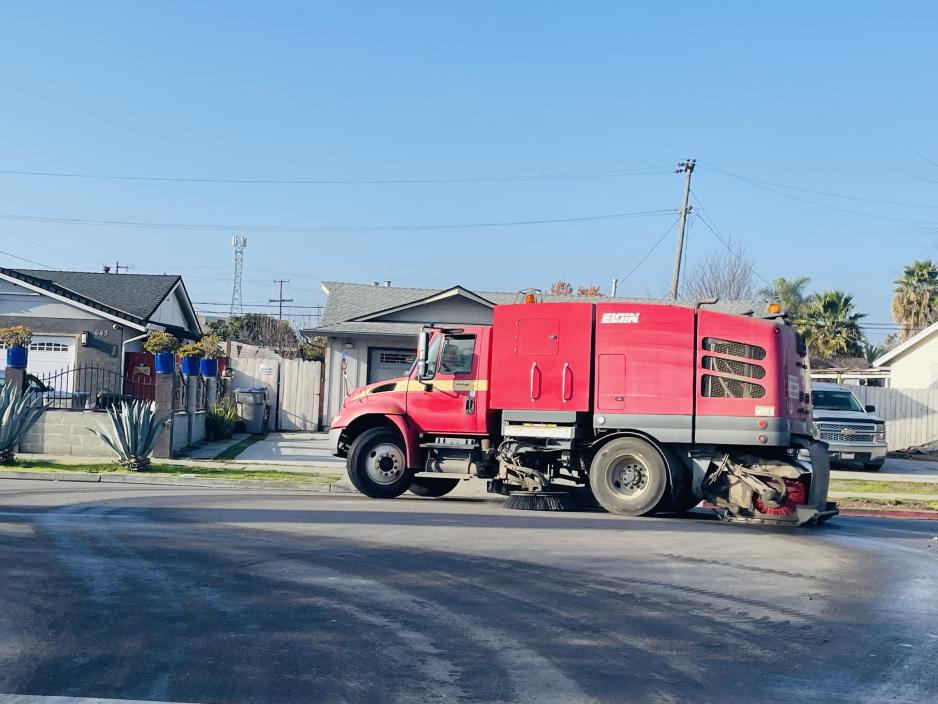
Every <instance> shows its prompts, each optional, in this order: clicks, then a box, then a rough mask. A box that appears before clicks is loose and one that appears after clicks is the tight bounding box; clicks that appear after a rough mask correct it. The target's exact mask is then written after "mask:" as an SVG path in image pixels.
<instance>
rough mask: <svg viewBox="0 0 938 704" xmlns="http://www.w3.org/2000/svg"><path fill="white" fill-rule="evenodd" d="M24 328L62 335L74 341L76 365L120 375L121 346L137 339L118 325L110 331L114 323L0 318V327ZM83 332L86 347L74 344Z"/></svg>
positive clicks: (41, 332) (66, 319)
mask: <svg viewBox="0 0 938 704" xmlns="http://www.w3.org/2000/svg"><path fill="white" fill-rule="evenodd" d="M9 325H26V326H27V327H29V328H30V329H31V330H32V331H33V333H34V334H37V335H63V336H72V337H74V338H75V349H76V350H77V355H76V363H77V364H80V365H90V366H95V367H102V368H104V369H109V370H111V371H114V372H118V373H120V370H121V360H120V357H121V345H122V344H123V342H124V340H125V339H128V340H129V339H131V338H134V337H137V336H139V335H140V333H139V332H137V331H136V330H130V329H127V328H125V327H124V326H122V325H118V328H119V329H117V330H115V329H114V323H112V322H111V321H109V320H102V319H100V318H28V319H24V318H22V317H19V316H8V315H0V327H6V326H9ZM83 332H87V333H89V335H88V346H87V347H82V346H81V345H80V344H78V338H79V336H80V335H81V334H82V333H83Z"/></svg>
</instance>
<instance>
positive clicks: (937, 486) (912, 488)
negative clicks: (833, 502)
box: [830, 479, 938, 494]
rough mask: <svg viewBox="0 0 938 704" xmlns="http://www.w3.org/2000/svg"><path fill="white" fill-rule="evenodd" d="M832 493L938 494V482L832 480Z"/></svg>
mask: <svg viewBox="0 0 938 704" xmlns="http://www.w3.org/2000/svg"><path fill="white" fill-rule="evenodd" d="M830 490H831V491H856V492H860V493H863V494H938V482H877V481H874V480H870V479H831V485H830Z"/></svg>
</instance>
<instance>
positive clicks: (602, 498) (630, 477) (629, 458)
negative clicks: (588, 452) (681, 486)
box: [590, 438, 668, 516]
mask: <svg viewBox="0 0 938 704" xmlns="http://www.w3.org/2000/svg"><path fill="white" fill-rule="evenodd" d="M590 487H591V488H592V489H593V496H595V497H596V500H597V501H598V502H599V505H600V506H602V507H603V508H604V509H606V510H607V511H608V512H609V513H616V514H619V515H623V516H648V515H650V514H652V513H654V512H655V511H656V510H659V507H660V506H662V505H663V504H664V503H667V501H666V500H665V499H666V492H667V491H668V468H667V466H666V465H665V463H664V460H663V459H662V457H661V455H660V454H659V453H658V450H657V449H655V447H654V446H653V445H652V444H651V443H648V442H646V441H644V440H641V439H640V438H619V439H617V440H612V441H610V442H609V443H607V444H606V445H603V447H602V448H600V450H599V452H597V453H596V456H595V457H593V463H592V464H591V465H590Z"/></svg>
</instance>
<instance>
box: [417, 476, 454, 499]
mask: <svg viewBox="0 0 938 704" xmlns="http://www.w3.org/2000/svg"><path fill="white" fill-rule="evenodd" d="M458 485H459V480H458V479H434V478H433V477H416V478H415V479H414V481H413V483H412V484H411V485H410V493H411V494H416V495H417V496H429V497H432V498H435V499H436V498H439V497H441V496H446V495H447V494H448V493H449V492H451V491H452V490H453V489H455V488H456V487H457V486H458Z"/></svg>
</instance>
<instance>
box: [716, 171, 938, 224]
mask: <svg viewBox="0 0 938 704" xmlns="http://www.w3.org/2000/svg"><path fill="white" fill-rule="evenodd" d="M701 164H702V165H703V166H704V167H705V168H708V167H709V170H710V171H714V172H716V173H720V174H723V175H725V176H729V177H730V178H735V179H737V180H739V181H742V182H744V183H748V184H750V185H752V186H755V187H756V188H761V189H762V190H764V191H770V192H771V193H776V194H778V195H780V196H784V197H785V198H791V199H792V200H797V201H800V202H802V203H808V204H809V205H814V206H817V207H818V208H827V209H828V210H833V211H836V212H838V213H847V214H848V215H858V216H860V217H864V218H872V219H873V220H886V221H889V222H902V223H908V224H912V225H938V221H933V220H911V219H909V218H894V217H889V216H888V215H874V214H873V213H864V212H862V211H859V210H850V209H849V208H839V207H837V206H836V205H830V204H828V203H819V202H818V201H816V200H811V199H810V198H802V197H801V196H796V195H794V194H793V193H786V192H785V191H780V190H778V189H777V188H772V187H771V186H767V185H765V184H764V183H762V182H760V181H757V180H755V179H751V178H748V177H746V176H739V175H737V174H733V173H730V172H729V171H724V170H723V169H720V168H718V167H715V166H713V165H712V164H704V163H703V162H701Z"/></svg>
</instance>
